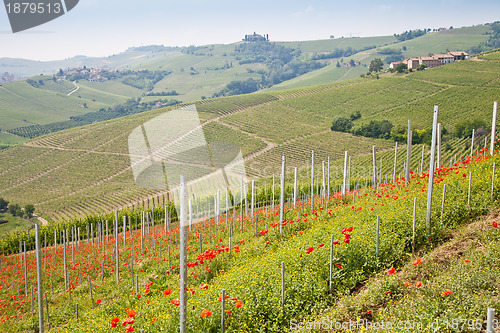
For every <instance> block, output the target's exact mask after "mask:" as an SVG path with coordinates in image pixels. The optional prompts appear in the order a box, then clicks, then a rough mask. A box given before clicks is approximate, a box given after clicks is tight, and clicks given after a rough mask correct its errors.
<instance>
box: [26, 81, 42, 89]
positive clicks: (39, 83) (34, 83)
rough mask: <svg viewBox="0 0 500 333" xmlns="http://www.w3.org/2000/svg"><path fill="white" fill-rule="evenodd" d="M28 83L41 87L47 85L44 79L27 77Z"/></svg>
mask: <svg viewBox="0 0 500 333" xmlns="http://www.w3.org/2000/svg"><path fill="white" fill-rule="evenodd" d="M26 83H27V84H29V85H30V86H32V87H34V88H40V86H44V85H45V84H44V83H43V80H38V81H35V80H33V79H27V80H26Z"/></svg>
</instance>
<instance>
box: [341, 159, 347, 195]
mask: <svg viewBox="0 0 500 333" xmlns="http://www.w3.org/2000/svg"><path fill="white" fill-rule="evenodd" d="M347 160H348V153H347V150H346V151H345V153H344V181H343V184H342V196H345V190H346V187H347Z"/></svg>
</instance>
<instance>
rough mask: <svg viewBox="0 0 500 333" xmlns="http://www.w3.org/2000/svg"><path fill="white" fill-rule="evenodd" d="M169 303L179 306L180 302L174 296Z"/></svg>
mask: <svg viewBox="0 0 500 333" xmlns="http://www.w3.org/2000/svg"><path fill="white" fill-rule="evenodd" d="M170 303H172V304H173V305H177V306H179V304H181V302H180V301H179V299H177V298H176V299H173V300H171V301H170Z"/></svg>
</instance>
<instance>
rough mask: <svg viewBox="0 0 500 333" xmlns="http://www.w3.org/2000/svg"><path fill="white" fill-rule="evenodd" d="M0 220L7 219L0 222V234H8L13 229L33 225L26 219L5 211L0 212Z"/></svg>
mask: <svg viewBox="0 0 500 333" xmlns="http://www.w3.org/2000/svg"><path fill="white" fill-rule="evenodd" d="M0 220H7V221H9V222H8V223H5V224H0V236H3V235H8V234H9V233H10V232H12V231H15V230H22V229H27V228H29V227H31V226H32V225H33V223H31V222H30V221H28V220H25V219H22V218H19V217H15V216H12V215H10V214H6V213H0Z"/></svg>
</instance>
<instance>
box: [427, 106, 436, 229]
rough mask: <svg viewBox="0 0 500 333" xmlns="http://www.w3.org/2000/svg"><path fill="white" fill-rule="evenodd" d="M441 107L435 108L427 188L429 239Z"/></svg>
mask: <svg viewBox="0 0 500 333" xmlns="http://www.w3.org/2000/svg"><path fill="white" fill-rule="evenodd" d="M438 112H439V107H438V106H437V105H435V106H434V119H433V121H432V141H431V160H430V163H429V183H428V186H427V212H426V216H425V221H426V224H427V237H430V236H431V209H432V190H433V185H434V168H435V166H436V164H435V163H436V162H435V158H436V136H437V120H438Z"/></svg>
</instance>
